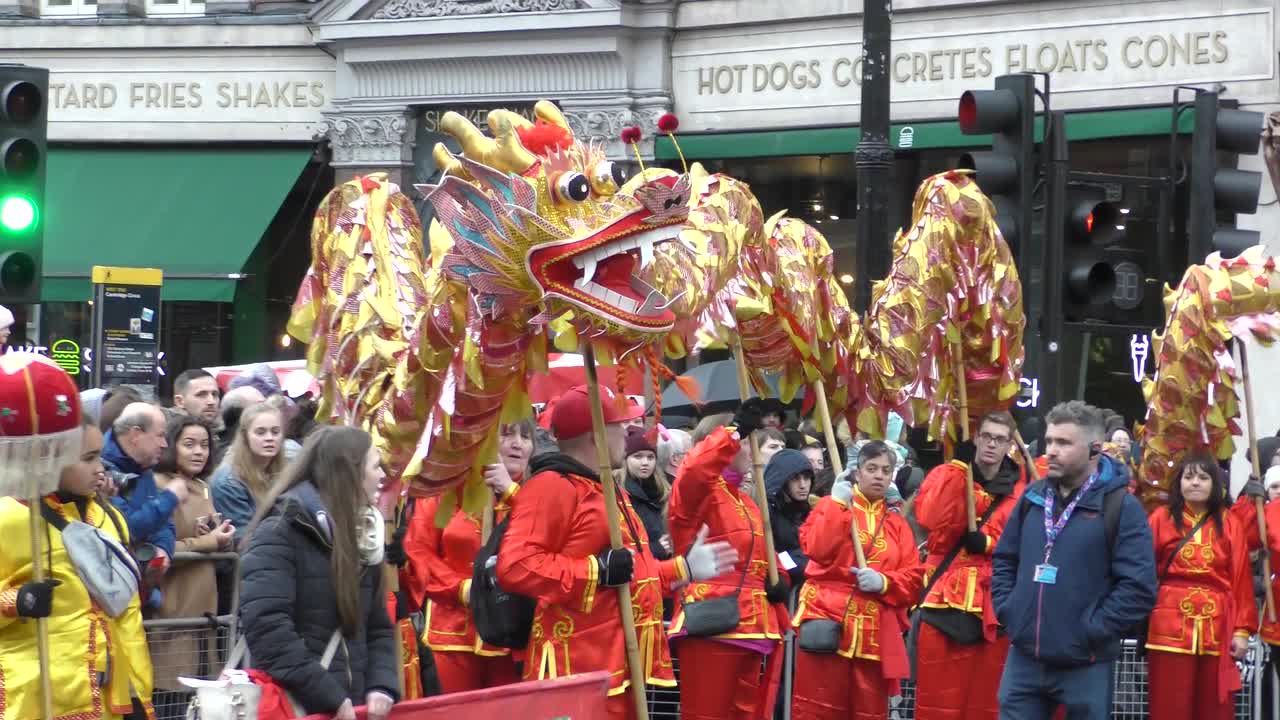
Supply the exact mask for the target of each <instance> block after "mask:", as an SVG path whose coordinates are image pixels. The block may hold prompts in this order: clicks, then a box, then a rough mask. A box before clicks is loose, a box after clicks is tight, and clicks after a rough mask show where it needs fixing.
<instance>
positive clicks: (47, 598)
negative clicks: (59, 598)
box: [17, 580, 62, 618]
mask: <svg viewBox="0 0 1280 720" xmlns="http://www.w3.org/2000/svg"><path fill="white" fill-rule="evenodd" d="M61 584H62V581H61V580H41V581H40V582H29V583H27V584H25V585H23V586H22V587H20V588H18V602H17V605H18V617H25V618H47V617H49V614H50V613H51V612H52V611H53V589H54V588H56V587H58V586H59V585H61Z"/></svg>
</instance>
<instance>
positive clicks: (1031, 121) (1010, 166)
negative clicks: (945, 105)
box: [959, 73, 1036, 274]
mask: <svg viewBox="0 0 1280 720" xmlns="http://www.w3.org/2000/svg"><path fill="white" fill-rule="evenodd" d="M1035 100H1036V86H1035V76H1034V75H1031V74H1028V73H1021V74H1017V75H1002V76H1000V77H998V78H996V80H995V89H994V90H968V91H966V92H965V93H964V94H963V95H961V96H960V110H959V121H960V131H961V132H962V133H964V134H966V135H982V134H986V133H991V134H992V136H993V137H992V142H991V150H989V151H988V150H984V151H980V152H971V153H966V154H964V155H962V156H961V157H960V167H961V168H964V169H969V170H973V171H974V172H975V174H976V175H977V181H978V187H980V188H982V191H983V192H984V193H986V194H987V196H988V197H990V198H991V202H992V204H994V205H995V208H996V223H997V224H998V225H999V227H1000V234H1001V235H1003V236H1004V239H1005V242H1007V243H1008V244H1009V247H1010V249H1012V251H1013V253H1014V256H1015V257H1016V258H1017V259H1018V269H1019V271H1020V272H1022V273H1024V274H1025V272H1026V270H1027V267H1026V265H1025V259H1024V255H1025V254H1026V252H1025V250H1026V248H1027V247H1028V245H1029V244H1030V242H1031V216H1032V205H1033V203H1032V200H1031V194H1032V192H1033V189H1034V187H1035V177H1036V166H1035V160H1036V155H1035V148H1036V141H1035V115H1036V107H1035Z"/></svg>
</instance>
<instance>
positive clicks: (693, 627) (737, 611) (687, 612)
mask: <svg viewBox="0 0 1280 720" xmlns="http://www.w3.org/2000/svg"><path fill="white" fill-rule="evenodd" d="M747 528H748V532H749V533H750V535H751V541H750V543H749V544H748V545H747V557H746V558H745V559H744V560H743V565H742V576H741V577H739V578H738V588H737V589H736V590H734V591H733V594H732V595H725V596H724V597H718V598H711V599H710V600H695V601H693V602H691V603H685V604H684V624H683V626H682V627H683V628H684V631H685V632H687V633H689V634H690V635H692V636H694V637H710V636H712V635H723V634H725V633H727V632H731V631H732V630H733V629H734V628H736V627H738V623H740V622H742V610H741V608H740V607H739V604H738V598H739V596H741V595H742V585H743V584H744V583H745V582H746V581H747V570H748V569H749V568H750V567H751V553H752V551H754V550H755V547H756V531H755V527H753V526H752V524H751V513H749V512H748V513H747Z"/></svg>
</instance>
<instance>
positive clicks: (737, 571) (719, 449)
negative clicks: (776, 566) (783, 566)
mask: <svg viewBox="0 0 1280 720" xmlns="http://www.w3.org/2000/svg"><path fill="white" fill-rule="evenodd" d="M762 417H763V405H762V403H761V402H760V400H759V399H755V398H753V399H751V400H748V401H746V402H745V403H743V404H742V406H741V408H740V409H739V410H738V413H737V415H736V416H733V417H732V425H733V427H718V428H716V425H718V424H723V423H724V422H725V421H728V420H730V417H729V416H728V415H723V416H713V417H710V418H706V419H704V420H703V422H702V425H700V426H699V430H702V431H706V430H708V429H709V428H716V429H714V430H713V431H711V432H710V434H708V435H707V436H706V437H705V438H704V439H703V440H702V441H701V442H699V443H698V444H696V445H694V447H693V449H692V450H690V451H689V454H688V455H686V456H685V459H684V463H683V464H682V465H681V466H680V471H679V475H678V476H677V477H676V481H675V484H674V485H673V487H672V490H671V505H670V513H669V515H670V518H669V519H670V524H671V542H672V545H673V546H674V547H675V549H676V552H681V551H682V550H683V549H684V548H687V547H689V546H690V545H691V544H692V543H693V542H694V539H695V538H694V533H696V532H698V529H699V528H700V527H703V523H706V525H708V526H710V531H711V532H710V537H711V538H712V539H714V540H723V541H727V542H728V543H730V544H731V545H732V546H733V548H734V549H735V550H736V551H737V554H738V555H739V556H740V557H742V558H745V560H744V564H743V565H742V566H741V567H734V568H732V569H731V570H729V571H727V572H725V573H724V574H723V575H717V576H714V577H711V578H704V579H703V581H702V582H694V583H692V584H691V585H689V586H688V587H686V588H685V589H684V591H683V592H682V593H681V594H680V607H679V608H678V609H677V610H676V613H675V616H674V617H673V618H672V623H671V638H672V642H673V643H674V642H676V641H678V644H676V646H675V647H676V651H677V654H678V655H679V657H680V666H681V668H683V669H684V672H685V673H686V674H685V676H684V677H685V679H684V682H683V683H682V688H681V693H680V717H681V718H683V719H684V720H730V719H732V720H756V719H763V718H767V717H771V716H772V713H773V706H774V699H775V697H776V694H777V683H778V679H779V678H780V677H781V675H780V673H781V660H782V653H781V652H780V651H779V647H780V644H781V641H782V628H783V627H785V623H787V622H788V618H787V609H786V604H785V603H786V601H787V592H788V587H787V584H786V580H785V576H783V577H779V579H778V582H777V583H776V584H775V585H772V586H770V585H769V583H768V570H767V568H768V562H767V560H766V554H765V553H766V549H765V547H766V546H765V539H764V533H765V532H767V530H766V529H765V528H764V526H763V523H762V521H761V519H760V510H759V508H757V507H756V503H755V501H754V500H752V498H751V496H750V495H748V494H746V493H745V492H742V491H740V490H739V486H740V485H741V484H742V480H743V477H744V476H745V474H746V473H747V472H748V470H749V469H750V466H751V456H750V452H749V450H750V449H749V448H748V447H747V446H746V445H744V444H743V443H742V442H741V439H742V438H746V437H748V436H749V435H750V434H751V433H752V432H754V431H756V430H759V429H760V428H761V427H762V422H763V420H762ZM697 434H698V433H696V432H695V435H697ZM761 482H763V479H762V480H761ZM734 595H736V596H737V598H738V617H739V621H738V624H737V626H736V627H733V628H731V629H729V630H728V631H725V632H720V633H715V634H711V633H707V632H705V631H704V630H703V629H700V628H699V627H696V626H694V625H692V624H687V623H686V621H687V617H686V610H687V608H688V606H689V605H690V604H691V603H695V602H698V601H704V600H710V599H713V598H721V597H732V596H734ZM695 673H696V674H695Z"/></svg>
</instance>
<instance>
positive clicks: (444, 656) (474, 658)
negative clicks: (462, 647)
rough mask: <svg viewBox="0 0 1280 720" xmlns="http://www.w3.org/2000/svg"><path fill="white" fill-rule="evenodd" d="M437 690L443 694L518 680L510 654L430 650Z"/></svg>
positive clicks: (481, 688)
mask: <svg viewBox="0 0 1280 720" xmlns="http://www.w3.org/2000/svg"><path fill="white" fill-rule="evenodd" d="M432 657H433V658H434V659H435V661H436V674H437V675H438V676H439V678H440V690H441V691H443V692H446V693H455V692H466V691H468V690H483V689H485V688H491V687H499V686H501V685H510V684H512V683H518V682H520V675H519V674H518V673H516V663H515V661H514V660H512V659H511V656H510V655H496V656H485V655H475V654H473V653H469V652H437V653H432Z"/></svg>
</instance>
